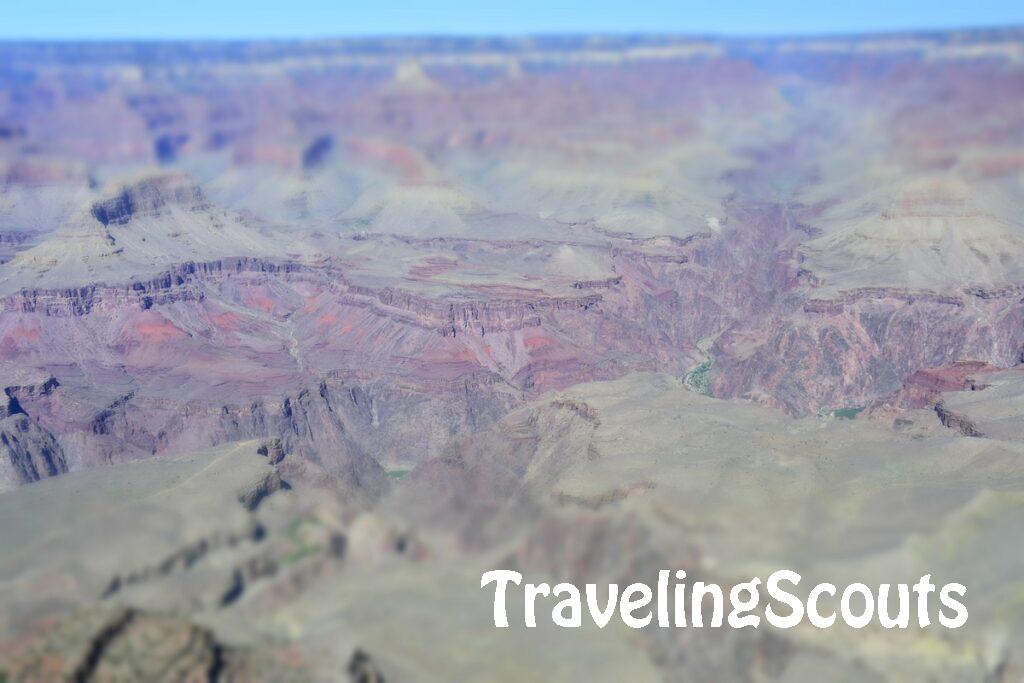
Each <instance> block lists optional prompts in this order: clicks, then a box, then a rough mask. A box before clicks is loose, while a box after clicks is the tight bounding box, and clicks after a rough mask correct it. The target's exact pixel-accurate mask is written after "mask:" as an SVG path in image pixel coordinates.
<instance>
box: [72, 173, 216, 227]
mask: <svg viewBox="0 0 1024 683" xmlns="http://www.w3.org/2000/svg"><path fill="white" fill-rule="evenodd" d="M172 204H173V205H176V206H181V207H183V208H185V209H188V210H193V211H194V210H201V209H203V208H205V207H206V206H207V205H208V202H207V201H206V198H205V197H204V196H203V192H202V190H200V189H199V187H198V186H196V185H195V184H194V183H192V182H191V181H190V180H189V179H188V177H187V176H184V175H179V174H168V175H160V176H152V177H149V178H143V179H141V180H138V181H136V182H134V183H132V184H130V185H126V186H124V187H122V188H121V189H120V190H119V191H117V193H116V194H114V195H112V196H109V197H107V198H106V199H101V200H99V201H97V202H95V203H94V204H93V205H92V208H91V209H90V212H91V213H92V215H93V217H94V218H95V219H96V220H97V221H99V222H100V223H101V224H103V225H104V226H106V227H109V226H117V225H124V224H125V223H127V222H128V221H130V220H132V218H134V217H136V216H140V215H155V214H159V213H160V211H161V210H163V209H164V208H165V207H167V206H169V205H172Z"/></svg>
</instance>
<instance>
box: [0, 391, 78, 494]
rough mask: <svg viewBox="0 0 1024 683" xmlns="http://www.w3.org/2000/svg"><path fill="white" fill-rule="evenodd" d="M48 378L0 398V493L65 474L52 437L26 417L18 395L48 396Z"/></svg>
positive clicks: (62, 461)
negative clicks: (3, 490) (6, 489)
mask: <svg viewBox="0 0 1024 683" xmlns="http://www.w3.org/2000/svg"><path fill="white" fill-rule="evenodd" d="M55 386H57V382H56V380H55V379H53V378H52V377H51V378H49V379H47V380H45V381H43V382H42V383H41V384H39V385H28V386H25V387H19V386H10V387H7V388H6V389H4V392H3V395H2V398H0V489H2V488H6V487H9V486H12V485H17V484H27V483H30V482H34V481H39V480H40V479H43V478H44V477H52V476H56V475H58V474H61V473H63V472H67V471H68V465H67V461H66V459H65V457H64V451H63V449H62V448H61V446H60V444H59V443H58V442H57V440H56V439H55V438H54V436H53V434H51V433H50V432H48V431H47V430H46V429H44V428H42V427H41V426H40V425H39V424H38V423H37V422H36V421H35V420H33V419H32V418H31V417H29V416H28V415H27V414H26V413H25V411H24V409H22V407H21V403H20V402H19V401H18V395H19V394H21V395H23V396H32V395H45V394H48V393H49V392H50V391H52V390H53V388H54V387H55Z"/></svg>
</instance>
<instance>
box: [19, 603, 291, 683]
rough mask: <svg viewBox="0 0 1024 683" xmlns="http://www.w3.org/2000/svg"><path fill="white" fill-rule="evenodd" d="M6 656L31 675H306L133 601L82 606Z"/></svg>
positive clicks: (80, 678) (163, 682)
mask: <svg viewBox="0 0 1024 683" xmlns="http://www.w3.org/2000/svg"><path fill="white" fill-rule="evenodd" d="M4 664H5V665H6V666H5V668H4V674H5V675H6V676H9V677H11V679H12V680H16V681H23V682H24V683H50V682H51V681H58V680H59V681H69V682H71V683H101V682H105V681H151V682H152V683H179V682H180V681H189V682H190V683H243V682H245V681H254V682H264V683H270V682H271V681H279V680H286V679H288V680H294V679H295V678H294V677H296V676H298V677H299V680H301V679H302V677H303V676H304V673H303V671H302V668H301V665H298V666H296V665H294V664H293V665H292V666H291V667H289V666H288V665H286V664H282V663H281V662H279V661H277V660H274V659H271V658H269V657H265V656H261V655H259V654H255V653H253V652H252V651H249V650H239V649H236V648H233V647H231V646H229V645H227V644H225V643H224V642H222V641H221V640H220V639H219V638H217V636H216V635H215V634H214V633H213V632H212V631H211V630H209V629H207V628H205V627H202V626H199V625H197V624H195V623H193V622H191V621H189V620H188V619H185V618H182V617H178V616H170V615H166V614H161V613H153V612H148V611H143V610H138V609H134V608H126V607H110V608H99V607H96V608H92V609H83V610H80V611H78V612H76V613H75V614H73V615H71V616H68V617H66V618H65V619H63V620H62V621H60V622H59V623H57V624H55V625H52V626H50V627H49V628H48V629H47V630H46V631H44V632H43V633H41V634H39V635H37V636H36V637H35V638H34V639H33V640H32V641H30V643H29V645H28V646H27V647H26V648H25V650H24V651H23V652H21V653H19V654H18V655H17V656H16V657H15V658H13V659H12V660H11V661H8V662H4Z"/></svg>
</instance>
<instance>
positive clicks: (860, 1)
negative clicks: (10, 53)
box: [0, 0, 1024, 40]
mask: <svg viewBox="0 0 1024 683" xmlns="http://www.w3.org/2000/svg"><path fill="white" fill-rule="evenodd" d="M1005 25H1024V0H1014V1H1010V0H974V1H973V2H964V1H960V2H950V1H949V0H775V1H774V2H772V1H769V0H733V1H727V0H703V1H700V2H691V1H681V0H677V1H676V2H672V1H671V0H617V1H611V0H570V1H559V0H546V1H545V0H505V1H504V2H493V1H490V0H477V1H476V2H474V1H472V0H358V1H352V0H334V1H331V0H276V1H275V2H266V1H265V0H0V38H2V39H89V40H93V39H174V38H190V39H201V38H224V39H233V38H322V37H346V36H379V35H388V36H392V35H425V34H426V35H526V34H531V35H539V34H552V33H636V32H640V33H680V34H701V35H706V34H722V35H744V36H750V35H809V34H835V33H863V32H884V31H899V30H909V29H945V28H966V27H976V26H983V27H988V26H1005Z"/></svg>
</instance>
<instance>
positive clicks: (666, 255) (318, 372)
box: [0, 29, 1024, 681]
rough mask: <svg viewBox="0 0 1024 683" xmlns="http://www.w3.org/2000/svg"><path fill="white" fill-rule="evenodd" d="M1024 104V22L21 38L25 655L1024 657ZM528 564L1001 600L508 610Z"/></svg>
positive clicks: (345, 659)
mask: <svg viewBox="0 0 1024 683" xmlns="http://www.w3.org/2000/svg"><path fill="white" fill-rule="evenodd" d="M1022 105H1024V33H1022V32H1021V31H1019V30H1016V29H1005V30H988V31H981V30H978V31H963V32H948V33H921V34H893V35H887V36H864V37H859V38H849V39H847V38H828V39H825V38H822V39H800V40H787V39H781V38H779V39H771V40H726V39H688V38H673V37H632V38H626V37H564V38H556V37H549V38H529V39H527V38H524V39H497V38H495V39H469V38H466V39H454V38H452V39H443V38H437V39H412V38H410V39H402V40H394V41H389V40H380V41H374V40H363V41H360V40H349V41H341V40H339V41H308V42H301V41H299V42H282V43H274V42H239V43H213V42H209V43H203V42H199V43H167V44H155V43H154V44H147V43H95V44H70V43H66V44H46V43H0V389H2V390H3V396H2V397H0V398H2V402H0V510H3V514H0V518H3V519H5V520H11V521H10V523H9V524H5V528H4V530H3V531H2V532H0V542H2V543H3V545H4V547H5V548H18V549H19V550H18V551H16V552H12V553H11V554H7V553H6V552H5V554H4V558H3V561H2V562H0V612H2V614H3V618H2V620H0V672H4V673H10V674H11V676H13V677H15V680H22V679H23V680H38V681H45V680H53V679H47V678H46V675H47V674H46V673H45V671H46V666H50V665H53V666H56V667H58V668H59V667H63V668H59V670H60V671H61V672H62V673H60V674H59V676H72V675H79V674H81V675H80V676H79V678H77V679H75V680H110V679H109V678H105V677H104V676H107V677H109V676H113V675H116V674H114V673H109V672H110V671H115V670H116V669H117V667H118V666H120V665H121V663H123V662H124V661H125V660H126V658H127V660H129V661H131V660H132V658H138V659H139V660H140V661H139V666H140V667H142V668H140V669H139V671H149V669H146V668H145V667H147V666H151V665H152V666H155V667H157V668H158V669H159V668H160V667H161V666H162V664H160V662H163V661H166V662H172V661H180V662H181V663H182V666H183V667H185V668H186V669H187V668H189V667H191V669H189V670H190V671H192V675H194V676H205V677H206V678H202V677H200V678H197V680H259V678H258V676H259V675H262V676H264V677H265V678H266V680H292V679H294V680H338V677H339V676H351V677H352V679H353V680H374V678H373V677H374V676H376V677H380V676H383V677H384V678H386V679H387V680H407V679H409V680H453V679H455V680H471V679H473V680H477V679H485V680H524V679H538V678H544V679H548V680H577V679H579V678H580V677H581V676H583V675H589V676H590V677H591V678H594V679H595V680H605V679H607V680H622V679H624V678H629V679H630V680H647V679H652V680H708V681H710V680H742V681H763V680H790V681H800V680H822V679H825V678H827V679H829V680H920V679H921V678H922V677H931V678H932V679H934V680H994V681H1012V680H1017V679H1018V677H1019V675H1020V667H1021V666H1022V664H1021V662H1020V661H1019V658H1018V657H1017V655H1016V654H1015V653H1016V652H1019V651H1020V648H1019V645H1020V638H1021V633H1022V631H1021V628H1020V625H1021V619H1020V614H1021V612H1020V610H1019V609H1018V607H1019V606H1018V605H1016V604H1015V603H1012V600H1011V605H1010V606H1009V607H1008V608H1007V609H1006V610H1004V611H1000V601H1001V596H1006V595H1016V594H1017V593H1015V592H1014V591H1019V588H1020V586H1019V579H1018V578H1017V576H1016V574H1015V571H1016V569H1019V558H1018V557H1017V556H1016V554H1015V553H1013V552H1012V551H1010V550H1009V549H1007V548H1006V547H1005V545H1006V544H1005V539H1007V538H1012V537H1014V535H1015V534H1017V533H1018V532H1019V531H1020V529H1021V527H1020V523H1021V522H1022V521H1024V519H1022V518H1021V517H1020V514H1019V513H1020V500H1019V498H1020V492H1021V481H1022V480H1021V476H1022V474H1024V466H1022V465H1021V464H1020V463H1021V462H1024V461H1021V460H1020V457H1021V456H1022V455H1024V453H1022V452H1021V449H1022V447H1024V446H1022V435H1024V422H1022V419H1024V415H1022V406H1024V403H1022V401H1024V399H1022V396H1024V394H1022V387H1024V374H1022V373H1024V211H1022V210H1024V106H1022ZM1001 539H1002V540H1001ZM958 544H959V545H958ZM961 546H962V547H961ZM623 547H627V548H629V549H630V550H629V552H628V553H623V552H622V551H621V548H623ZM22 548H24V549H26V550H20V549H22ZM982 554H984V555H985V556H986V557H989V558H991V559H992V564H990V565H984V566H983V565H982V564H981V563H979V562H978V560H977V558H978V556H979V555H982ZM499 561H501V562H508V563H511V564H510V565H509V568H514V567H519V568H521V569H522V568H526V569H530V570H531V571H533V572H536V573H538V574H539V575H541V576H546V575H550V576H557V577H559V578H561V579H565V580H570V579H571V580H578V582H579V583H580V584H581V585H582V584H583V583H585V582H587V581H600V580H609V581H610V580H617V581H624V582H625V583H629V582H630V581H629V580H628V579H630V577H633V578H634V579H635V580H641V579H643V578H645V577H646V578H649V575H653V574H654V573H656V571H657V570H658V569H662V568H668V567H672V568H684V569H686V570H687V571H688V572H691V574H692V575H693V576H706V577H709V578H710V579H716V580H718V581H719V582H720V583H723V585H728V582H729V581H734V580H738V579H739V578H740V577H742V576H748V577H749V576H751V575H753V574H751V572H756V571H762V570H764V569H765V567H766V566H767V567H771V568H772V569H777V568H780V567H781V564H779V563H783V564H786V565H787V567H788V568H792V569H798V570H800V571H801V572H802V573H805V574H807V575H808V576H812V577H815V578H816V579H821V580H826V579H827V580H832V579H834V578H836V575H835V574H830V572H833V573H834V572H839V574H840V576H839V577H838V578H849V579H850V580H855V579H856V580H862V579H863V578H864V576H862V575H858V572H860V573H861V574H868V575H869V576H870V577H872V578H873V577H880V580H887V579H889V578H891V580H892V581H893V582H896V581H897V580H899V579H901V578H910V575H911V574H913V572H912V571H911V570H912V569H914V568H916V567H917V566H918V565H919V564H921V563H930V564H928V568H929V569H930V568H932V567H934V568H935V569H934V571H935V572H946V573H947V574H949V575H948V576H943V577H941V578H942V579H943V580H942V581H941V582H947V581H953V580H956V581H959V582H961V583H964V584H965V585H968V586H969V587H972V586H976V588H974V591H976V593H975V594H977V595H978V596H979V597H978V602H976V603H973V604H971V614H972V623H976V624H978V626H976V627H974V628H969V627H968V628H965V629H964V630H963V632H958V633H957V635H955V636H950V638H949V639H948V640H942V639H940V638H938V637H936V636H933V635H931V634H929V633H928V632H908V633H905V634H898V637H897V638H895V639H894V640H893V641H892V642H891V643H883V642H882V640H883V635H886V634H882V633H877V634H872V635H871V637H870V638H868V639H864V640H857V639H853V638H852V637H851V636H850V634H849V633H845V634H844V633H842V632H837V633H835V634H829V635H828V636H825V637H821V636H818V635H815V634H814V633H805V632H803V631H802V630H801V631H800V632H799V633H794V634H789V633H786V634H773V633H772V632H765V631H764V630H760V631H757V632H756V633H753V634H750V635H748V634H747V632H740V633H737V634H727V633H719V634H715V633H711V634H703V633H701V634H694V633H686V634H683V635H680V634H665V633H650V632H647V631H644V632H643V633H641V634H630V633H624V632H622V631H621V630H616V629H614V628H613V629H609V630H608V631H600V632H598V631H593V632H591V631H589V630H587V629H584V631H586V632H585V633H580V634H576V635H571V634H564V633H555V632H549V631H544V630H543V629H541V631H544V632H542V633H533V634H531V633H522V632H520V633H518V634H511V635H507V636H506V635H502V634H497V633H489V632H488V633H482V634H481V633H480V631H481V630H482V629H484V627H486V626H487V624H488V623H489V621H488V620H489V618H490V617H489V609H490V603H489V601H488V599H486V596H484V595H482V594H478V590H477V588H476V585H475V584H476V582H477V581H478V579H479V575H480V571H477V570H481V571H483V570H485V569H486V568H495V567H496V566H497V564H496V563H497V562H499ZM773 563H774V564H773ZM775 565H778V566H775ZM474 572H476V573H475V576H474ZM887 572H888V573H892V574H896V576H895V577H889V576H888V574H887ZM921 573H922V572H918V573H917V574H916V575H915V576H913V577H912V578H915V579H916V577H917V576H920V575H921ZM1017 573H1019V572H1017ZM904 574H906V576H904ZM938 578H940V577H937V579H938ZM972 580H973V581H974V583H973V584H972V582H971V581H972ZM440 583H443V584H444V586H445V587H444V588H439V589H437V592H436V593H432V591H433V590H434V589H433V588H430V586H434V585H439V584H440ZM403 601H404V602H403ZM399 604H403V605H407V606H406V607H401V608H399V607H394V609H396V610H399V609H401V610H405V612H403V613H402V614H401V615H398V616H396V615H394V614H389V613H388V612H387V609H388V608H387V607H386V606H387V605H392V606H394V605H399ZM445 604H448V605H455V606H457V607H456V608H445V607H444V606H443V605H445ZM152 634H163V635H161V636H159V637H161V638H166V640H167V642H168V643H169V644H168V650H167V651H166V652H161V653H157V654H156V655H154V660H153V661H152V662H147V661H145V659H146V656H145V655H141V654H138V653H137V652H138V647H139V645H138V643H139V642H146V639H147V638H153V637H158V636H154V635H152ZM424 634H432V637H427V636H425V635H424ZM471 637H474V638H476V640H475V641H474V642H475V644H474V645H464V644H462V643H463V641H464V639H470V638H471ZM432 638H433V639H434V640H433V641H432ZM544 639H551V642H553V643H556V644H557V646H558V647H557V648H547V649H551V650H552V652H549V653H547V654H544V653H542V652H539V651H538V649H539V648H538V647H537V643H538V642H540V641H541V640H544ZM179 641H180V642H183V643H185V644H187V647H186V645H182V648H185V649H187V655H186V654H180V652H178V651H176V650H174V643H177V642H179ZM939 641H941V642H939ZM466 642H468V640H466ZM331 643H334V645H331ZM559 648H561V651H562V652H569V653H573V654H574V660H579V661H581V662H586V664H585V665H583V664H581V665H580V667H579V668H573V667H571V666H569V665H567V664H566V663H565V662H564V661H563V662H559V661H556V660H555V659H554V657H555V655H554V650H555V649H559ZM540 649H544V648H540ZM127 651H131V652H133V653H136V654H131V655H127V654H124V652H127ZM47 652H50V653H53V652H59V653H62V654H60V655H59V656H57V660H59V661H56V660H55V661H49V660H47V659H46V656H45V653H47ZM119 652H121V654H118V653H119ZM926 652H929V653H932V654H930V655H926V654H925V653H926ZM40 653H43V654H40ZM90 653H92V654H90ZM526 653H529V656H526ZM106 655H109V657H107V656H106ZM442 655H444V656H442ZM161 657H163V658H164V659H163V660H161V659H160V658H161ZM153 662H156V664H154V663H153ZM498 662H503V663H504V666H505V667H506V668H504V669H502V668H500V667H498V666H497V663H498ZM82 667H84V668H82ZM104 667H107V668H104ZM55 670H56V669H55ZM153 670H156V669H153ZM161 670H165V669H161ZM183 670H184V669H183ZM76 671H77V672H79V674H75V673H74V672H76ZM103 671H107V672H108V673H102V672H103ZM69 672H70V673H69ZM138 675H143V674H138ZM145 675H150V674H145ZM152 675H155V674H152ZM174 675H178V674H174ZM181 675H185V674H181ZM33 676H34V678H33ZM59 676H58V677H59ZM168 676H170V677H169V678H167V679H166V680H174V678H173V675H171V674H168ZM360 676H363V678H360Z"/></svg>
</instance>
